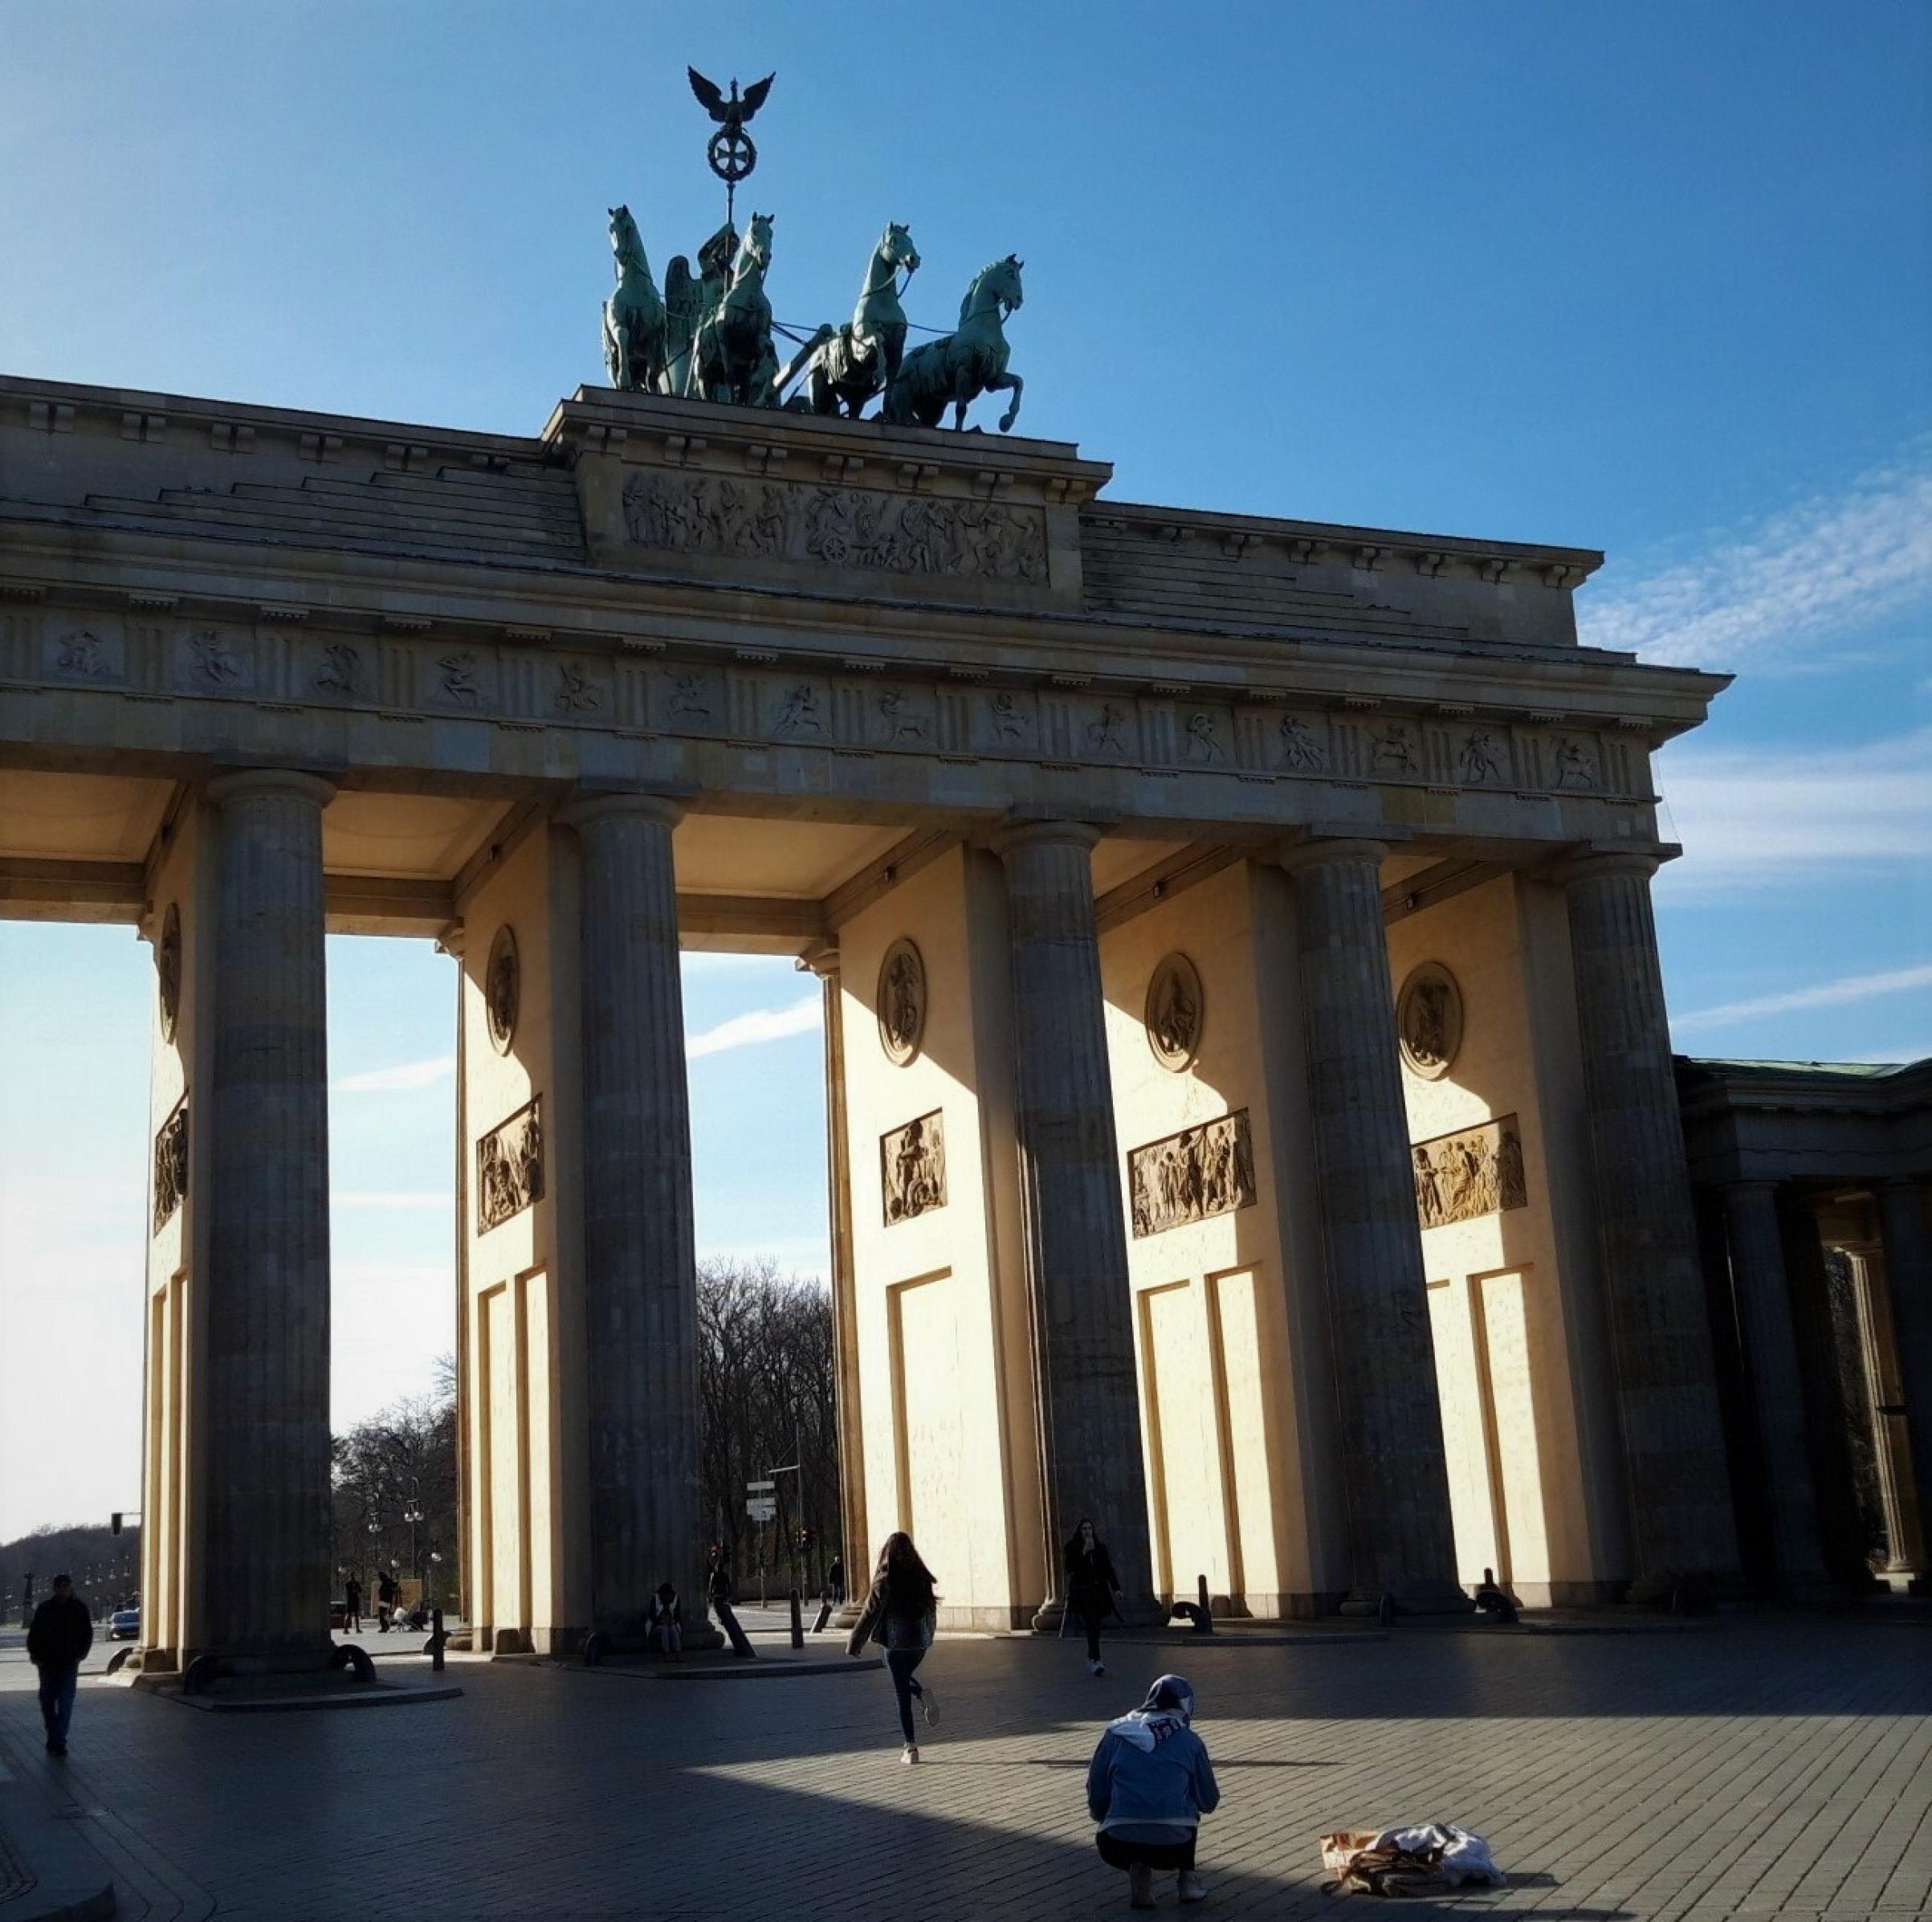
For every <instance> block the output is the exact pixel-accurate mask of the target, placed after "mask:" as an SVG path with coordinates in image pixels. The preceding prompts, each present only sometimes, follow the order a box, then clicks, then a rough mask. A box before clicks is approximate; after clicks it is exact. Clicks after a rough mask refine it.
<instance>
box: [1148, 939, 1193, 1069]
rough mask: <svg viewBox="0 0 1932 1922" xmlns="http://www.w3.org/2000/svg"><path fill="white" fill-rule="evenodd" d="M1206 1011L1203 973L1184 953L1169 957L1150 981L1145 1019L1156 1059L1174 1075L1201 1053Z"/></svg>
mask: <svg viewBox="0 0 1932 1922" xmlns="http://www.w3.org/2000/svg"><path fill="white" fill-rule="evenodd" d="M1205 1012H1206V999H1205V997H1204V995H1203V994H1202V992H1201V985H1200V972H1199V970H1198V969H1196V967H1195V965H1194V964H1193V962H1192V961H1190V960H1189V959H1188V957H1187V956H1186V955H1184V954H1182V953H1178V952H1177V953H1173V954H1170V955H1168V956H1167V957H1164V959H1163V960H1162V961H1160V962H1158V963H1157V964H1156V966H1155V969H1154V972H1153V973H1152V974H1151V975H1150V976H1149V977H1148V979H1147V1006H1146V1009H1145V1010H1144V1014H1143V1018H1144V1020H1145V1022H1146V1026H1147V1046H1148V1047H1150V1048H1151V1049H1152V1050H1153V1051H1154V1059H1156V1061H1158V1062H1159V1063H1160V1065H1161V1066H1162V1067H1164V1068H1167V1069H1168V1070H1169V1071H1171V1072H1172V1073H1174V1074H1179V1073H1180V1071H1182V1070H1183V1069H1184V1068H1186V1067H1189V1066H1191V1065H1192V1063H1193V1060H1194V1057H1195V1056H1196V1055H1197V1054H1199V1053H1200V1030H1201V1023H1202V1020H1203V1018H1204V1014H1205Z"/></svg>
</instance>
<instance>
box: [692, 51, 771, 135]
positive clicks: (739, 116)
mask: <svg viewBox="0 0 1932 1922" xmlns="http://www.w3.org/2000/svg"><path fill="white" fill-rule="evenodd" d="M684 71H686V72H687V74H689V75H691V92H693V93H695V95H697V96H698V104H699V106H700V107H702V108H703V109H704V111H705V112H707V113H708V114H709V115H710V116H711V118H712V119H713V120H715V121H716V122H717V123H718V124H719V126H720V127H722V128H723V129H724V130H725V132H726V133H740V132H741V131H742V130H743V129H744V123H745V122H746V121H747V120H749V119H750V118H751V117H752V115H753V114H754V113H756V112H757V111H758V109H759V108H760V107H762V106H763V105H764V96H766V95H767V94H768V93H769V92H771V91H772V81H773V80H776V79H777V77H778V76H777V75H776V74H775V73H768V74H767V75H765V76H764V79H763V80H757V81H754V82H753V83H752V85H751V86H749V87H748V88H745V90H744V94H743V96H740V94H739V92H738V83H737V82H736V80H733V81H732V97H731V98H730V99H729V100H727V99H726V98H725V97H724V90H723V88H721V87H719V84H718V83H717V82H716V81H715V80H706V79H705V77H704V75H703V74H701V73H700V72H699V71H698V70H697V68H696V67H686V68H685V70H684Z"/></svg>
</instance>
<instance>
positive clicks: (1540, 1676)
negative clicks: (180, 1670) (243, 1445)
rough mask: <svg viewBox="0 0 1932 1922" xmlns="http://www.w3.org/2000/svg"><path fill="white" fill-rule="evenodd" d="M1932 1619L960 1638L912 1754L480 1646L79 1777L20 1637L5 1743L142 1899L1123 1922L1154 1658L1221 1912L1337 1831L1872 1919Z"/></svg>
mask: <svg viewBox="0 0 1932 1922" xmlns="http://www.w3.org/2000/svg"><path fill="white" fill-rule="evenodd" d="M1925 1619H1926V1618H1924V1617H1923V1616H1922V1615H1917V1614H1908V1613H1906V1612H1905V1611H1902V1610H1900V1611H1893V1612H1891V1613H1890V1614H1886V1615H1884V1616H1881V1617H1880V1618H1878V1619H1877V1620H1869V1619H1861V1620H1857V1621H1846V1620H1842V1619H1832V1618H1816V1619H1801V1618H1779V1619H1765V1620H1740V1621H1737V1622H1726V1623H1723V1624H1722V1625H1720V1626H1713V1627H1709V1628H1703V1627H1699V1628H1685V1629H1682V1630H1665V1631H1662V1632H1656V1633H1641V1634H1574V1635H1571V1634H1562V1635H1559V1634H1535V1635H1520V1636H1512V1635H1509V1634H1506V1633H1502V1632H1499V1631H1490V1632H1489V1633H1488V1634H1481V1633H1441V1632H1429V1631H1425V1630H1398V1631H1397V1633H1396V1634H1395V1635H1394V1636H1393V1637H1392V1638H1390V1639H1388V1640H1378V1639H1376V1638H1372V1637H1371V1636H1368V1635H1366V1634H1347V1633H1340V1634H1336V1635H1335V1637H1334V1638H1332V1640H1329V1641H1326V1642H1321V1643H1319V1644H1316V1645H1310V1644H1308V1643H1306V1642H1302V1643H1299V1644H1297V1645H1292V1646H1280V1645H1274V1646H1250V1647H1242V1646H1241V1645H1240V1643H1239V1642H1238V1641H1237V1638H1235V1637H1233V1636H1224V1637H1217V1638H1216V1640H1215V1641H1214V1642H1213V1643H1212V1644H1202V1643H1197V1642H1192V1640H1188V1639H1185V1638H1180V1639H1177V1641H1176V1644H1175V1646H1174V1647H1172V1648H1171V1649H1169V1648H1167V1647H1135V1646H1128V1645H1122V1646H1119V1647H1116V1648H1115V1650H1114V1651H1112V1655H1111V1663H1112V1667H1113V1671H1114V1672H1113V1673H1112V1674H1111V1675H1109V1676H1108V1677H1107V1679H1104V1680H1103V1681H1098V1682H1096V1681H1094V1679H1092V1678H1090V1676H1089V1675H1087V1674H1086V1670H1085V1667H1084V1665H1083V1663H1082V1660H1081V1659H1080V1652H1079V1651H1078V1649H1077V1647H1074V1645H1072V1644H1070V1643H1066V1642H1058V1643H1056V1642H1048V1641H1040V1642H1034V1641H1028V1640H978V1639H959V1640H952V1639H948V1641H945V1642H942V1643H941V1644H940V1647H938V1648H937V1649H935V1651H933V1653H932V1655H931V1656H930V1657H929V1658H928V1659H927V1667H926V1669H925V1671H924V1673H925V1674H926V1675H927V1676H928V1677H929V1678H930V1679H931V1681H932V1682H933V1683H934V1685H935V1687H936V1689H937V1691H938V1692H939V1694H940V1697H941V1698H942V1702H943V1708H944V1715H943V1720H942V1722H941V1724H940V1727H939V1728H937V1729H936V1730H935V1731H933V1732H931V1734H930V1736H928V1737H927V1740H926V1741H925V1743H924V1744H923V1753H924V1756H925V1760H924V1761H923V1763H922V1764H921V1765H920V1766H919V1767H918V1768H917V1769H908V1768H905V1767H903V1766H902V1765H900V1762H899V1742H898V1735H897V1730H896V1726H895V1721H894V1716H893V1712H892V1704H891V1689H890V1687H889V1685H888V1683H887V1679H886V1677H885V1676H884V1675H882V1673H880V1672H879V1671H877V1670H876V1669H870V1668H862V1667H858V1666H857V1665H854V1667H853V1669H852V1670H851V1671H850V1672H848V1673H842V1674H838V1675H823V1676H817V1677H800V1678H798V1679H791V1680H780V1679H764V1680H760V1681H757V1682H751V1681H717V1682H691V1683H670V1682H658V1681H654V1680H652V1679H648V1678H646V1677H643V1676H639V1675H626V1674H622V1673H610V1672H601V1673H586V1672H578V1671H565V1670H559V1669H555V1668H548V1667H526V1666H519V1665H512V1664H491V1663H487V1662H484V1661H480V1660H477V1661H467V1662H464V1661H452V1663H451V1665H450V1666H451V1669H452V1671H453V1673H454V1678H455V1679H459V1680H460V1682H461V1683H462V1684H463V1688H464V1689H465V1691H466V1693H465V1695H464V1696H463V1699H462V1700H459V1701H450V1702H442V1703H435V1704H425V1705H421V1706H416V1707H409V1708H383V1709H369V1710H358V1711H355V1712H336V1713H307V1714H284V1715H262V1716H213V1715H205V1714H200V1713H197V1712H193V1711H190V1710H187V1709H184V1708H180V1707H178V1706H177V1705H175V1704H172V1703H169V1702H166V1701H163V1700H155V1699H153V1698H150V1697H145V1696H137V1695H135V1694H133V1693H132V1692H130V1691H127V1690H125V1689H124V1688H121V1687H118V1686H116V1685H115V1684H113V1683H107V1682H104V1681H99V1682H93V1683H84V1684H83V1688H82V1692H81V1696H80V1700H79V1706H78V1708H77V1711H76V1714H75V1728H74V1736H73V1754H72V1757H71V1761H68V1762H67V1764H65V1765H58V1764H54V1763H51V1762H49V1761H47V1758H46V1757H44V1756H43V1753H41V1744H40V1740H39V1725H38V1721H37V1718H36V1716H35V1708H34V1703H33V1699H32V1696H31V1694H30V1693H27V1692H26V1689H27V1687H28V1685H29V1682H30V1679H31V1671H27V1670H26V1666H25V1663H24V1662H23V1661H22V1659H21V1658H20V1655H19V1654H18V1648H17V1646H16V1647H15V1648H14V1649H13V1650H11V1651H10V1650H8V1649H6V1648H5V1647H0V1759H3V1760H4V1761H6V1763H7V1764H8V1765H10V1766H11V1768H12V1770H13V1773H14V1775H15V1777H17V1778H20V1780H21V1781H22V1782H25V1783H27V1784H30V1785H32V1784H37V1785H39V1789H41V1791H42V1792H43V1793H47V1794H49V1795H50V1796H51V1797H52V1798H54V1799H55V1802H57V1803H59V1804H60V1805H61V1806H62V1812H64V1813H66V1814H69V1815H70V1816H71V1818H72V1819H73V1820H74V1821H75V1822H76V1824H78V1826H79V1830H80V1831H81V1832H82V1833H84V1834H85V1835H86V1837H87V1838H88V1842H90V1843H91V1844H92V1847H95V1848H96V1850H98V1851H100V1853H101V1854H102V1855H104V1857H105V1858H107V1859H108V1862H109V1863H110V1864H111V1865H112V1869H113V1871H114V1873H115V1875H116V1877H117V1879H118V1880H119V1883H120V1900H121V1908H120V1912H121V1913H122V1914H123V1915H125V1916H137V1917H140V1916H147V1917H155V1918H173V1917H194V1916H207V1915H211V1914H214V1913H216V1912H219V1913H220V1914H221V1915H222V1916H243V1917H275V1918H306V1917H317V1918H324V1917H325V1918H328V1919H330V1922H337V1919H338V1918H340V1917H341V1916H350V1915H368V1914H372V1913H373V1914H381V1915H382V1916H385V1917H387V1918H393V1919H395V1922H440V1919H442V1918H455V1917H460V1916H512V1915H514V1916H536V1917H560V1918H561V1917H580V1916H664V1917H672V1916H703V1917H704V1918H706V1919H707V1922H730V1919H732V1918H736V1917H740V1916H743V1917H764V1916H773V1917H779V1916H782V1917H788V1918H793V1917H797V1916H801V1915H816V1914H817V1913H819V1912H836V1913H840V1914H843V1915H847V1916H891V1917H894V1918H895V1919H897V1918H911V1917H931V1918H948V1917H953V1916H960V1917H965V1916H1025V1917H1029V1918H1038V1917H1050V1916H1090V1915H1111V1914H1114V1913H1115V1912H1124V1910H1125V1908H1126V1895H1127V1887H1126V1878H1125V1877H1124V1876H1122V1875H1118V1874H1116V1873H1115V1872H1114V1871H1110V1870H1108V1869H1107V1868H1106V1867H1103V1865H1102V1863H1100V1861H1099V1860H1098V1857H1097V1856H1096V1855H1095V1854H1094V1848H1093V1843H1092V1839H1091V1831H1090V1826H1089V1824H1088V1822H1087V1820H1086V1813H1085V1810H1084V1807H1083V1806H1082V1769H1083V1767H1084V1765H1085V1763H1086V1757H1087V1756H1088V1754H1089V1753H1090V1751H1091V1749H1092V1746H1093V1744H1094V1740H1095V1739H1096V1737H1097V1735H1098V1724H1099V1723H1100V1722H1101V1721H1102V1720H1103V1719H1104V1718H1105V1717H1106V1716H1108V1715H1110V1714H1113V1713H1117V1712H1119V1711H1120V1710H1121V1709H1122V1708H1124V1707H1127V1706H1129V1705H1131V1702H1132V1701H1133V1700H1134V1699H1135V1696H1136V1695H1137V1694H1138V1692H1139V1689H1140V1688H1141V1687H1143V1686H1144V1683H1145V1682H1146V1680H1147V1678H1148V1676H1150V1675H1151V1674H1152V1673H1153V1672H1155V1671H1156V1669H1158V1668H1159V1667H1160V1666H1162V1665H1163V1663H1166V1665H1168V1666H1171V1667H1176V1668H1179V1669H1180V1670H1181V1671H1183V1672H1184V1673H1186V1674H1188V1675H1190V1676H1191V1677H1192V1679H1193V1681H1194V1683H1195V1684H1196V1688H1197V1690H1198V1691H1199V1696H1200V1728H1201V1732H1202V1733H1203V1734H1204V1736H1205V1737H1206V1739H1207V1740H1208V1743H1209V1748H1210V1749H1211V1750H1212V1752H1213V1756H1214V1758H1215V1763H1216V1766H1217V1769H1218V1770H1219V1772H1220V1775H1221V1783H1222V1788H1223V1793H1224V1798H1225V1799H1224V1802H1223V1804H1222V1807H1221V1812H1220V1813H1219V1814H1217V1815H1216V1816H1214V1817H1213V1818H1211V1820H1210V1821H1209V1822H1208V1823H1207V1824H1206V1826H1205V1827H1204V1831H1203V1843H1202V1863H1203V1867H1204V1869H1205V1870H1206V1871H1207V1874H1208V1876H1209V1881H1210V1883H1211V1884H1212V1886H1213V1896H1212V1900H1211V1901H1210V1903H1209V1905H1208V1907H1207V1908H1205V1909H1204V1910H1197V1911H1194V1912H1193V1913H1195V1914H1198V1915H1202V1916H1269V1917H1293V1916H1304V1915H1311V1914H1314V1913H1316V1912H1319V1911H1321V1910H1323V1909H1324V1908H1331V1907H1333V1906H1335V1904H1333V1902H1332V1901H1331V1899H1328V1898H1324V1897H1323V1895H1321V1894H1320V1893H1319V1863H1318V1861H1317V1859H1316V1851H1315V1837H1316V1835H1317V1834H1318V1833H1319V1831H1320V1830H1323V1829H1326V1828H1331V1827H1339V1826H1365V1827H1373V1826H1377V1825H1378V1824H1381V1823H1383V1822H1391V1821H1394V1820H1396V1819H1414V1820H1428V1819H1432V1818H1443V1819H1449V1820H1454V1821H1460V1822H1465V1823H1467V1824H1469V1826H1473V1827H1476V1828H1479V1829H1481V1830H1483V1831H1484V1832H1485V1833H1486V1834H1488V1835H1489V1836H1490V1838H1491V1840H1492V1842H1493V1843H1494V1847H1495V1850H1496V1853H1497V1856H1498V1859H1499V1860H1500V1861H1501V1862H1502V1864H1503V1866H1504V1867H1506V1868H1507V1869H1509V1870H1510V1871H1511V1874H1512V1877H1513V1883H1512V1886H1511V1887H1510V1888H1509V1889H1507V1890H1506V1891H1500V1892H1498V1893H1494V1894H1484V1895H1475V1894H1471V1895H1465V1896H1461V1897H1457V1898H1455V1899H1453V1900H1449V1899H1443V1900H1428V1899H1425V1900H1415V1901H1411V1902H1408V1903H1406V1904H1404V1906H1403V1908H1402V1910H1401V1914H1402V1916H1404V1917H1405V1918H1406V1919H1407V1922H1433V1919H1441V1918H1446V1917H1447V1916H1448V1915H1449V1913H1450V1912H1452V1911H1454V1912H1463V1913H1467V1912H1472V1911H1491V1910H1500V1911H1505V1912H1511V1913H1514V1912H1538V1913H1539V1914H1543V1915H1547V1916H1566V1917H1571V1918H1576V1919H1578V1922H1623V1919H1624V1918H1625V1917H1630V1918H1639V1917H1641V1918H1651V1917H1657V1918H1677V1917H1696V1918H1698V1919H1699V1922H1702V1918H1705V1917H1714V1916H1752V1917H1771V1916H1779V1917H1783V1918H1786V1919H1787V1922H1800V1919H1801V1918H1802V1919H1805V1922H1809V1919H1812V1918H1821V1919H1824V1922H1850V1919H1851V1918H1853V1917H1855V1916H1883V1917H1886V1918H1902V1917H1905V1916H1917V1915H1920V1914H1922V1913H1923V1912H1926V1910H1927V1909H1928V1908H1929V1907H1932V1895H1929V1891H1932V1822H1928V1820H1927V1816H1928V1811H1929V1810H1932V1628H1928V1627H1927V1626H1924V1625H1923V1624H1924V1622H1925ZM393 1666H394V1667H396V1668H397V1669H401V1668H404V1667H408V1668H410V1670H411V1671H412V1672H413V1671H414V1668H415V1666H416V1665H414V1664H403V1663H397V1664H395V1665H393ZM424 1666H426V1665H424ZM391 1669H392V1665H391V1664H389V1663H385V1664H384V1670H385V1674H387V1673H389V1672H390V1671H391ZM1156 1886H1157V1888H1158V1890H1159V1892H1160V1904H1161V1906H1162V1907H1163V1908H1170V1909H1171V1908H1172V1907H1173V1906H1174V1892H1173V1883H1172V1879H1171V1878H1162V1879H1160V1881H1159V1882H1158V1883H1157V1884H1156ZM1371 1901H1372V1899H1371V1898H1367V1897H1359V1898H1355V1906H1354V1908H1353V1909H1351V1914H1359V1911H1360V1909H1361V1907H1362V1905H1363V1904H1367V1903H1370V1902H1371Z"/></svg>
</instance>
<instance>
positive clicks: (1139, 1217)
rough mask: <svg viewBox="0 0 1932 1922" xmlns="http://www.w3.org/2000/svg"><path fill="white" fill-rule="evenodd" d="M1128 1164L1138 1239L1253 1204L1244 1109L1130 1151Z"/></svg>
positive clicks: (1250, 1147)
mask: <svg viewBox="0 0 1932 1922" xmlns="http://www.w3.org/2000/svg"><path fill="white" fill-rule="evenodd" d="M1254 1199H1255V1186H1254V1149H1253V1143H1252V1141H1250V1139H1249V1128H1248V1111H1247V1109H1246V1108H1237V1110H1236V1111H1235V1112H1233V1114H1231V1115H1223V1116H1221V1118H1220V1119H1219V1120H1215V1121H1209V1122H1206V1123H1204V1124H1203V1125H1201V1126H1200V1127H1199V1128H1183V1129H1182V1130H1181V1131H1180V1133H1179V1134H1175V1135H1168V1136H1166V1137H1165V1139H1164V1140H1162V1141H1150V1142H1149V1143H1148V1144H1147V1146H1146V1147H1144V1148H1136V1149H1132V1150H1131V1152H1130V1153H1129V1154H1128V1156H1127V1201H1128V1206H1129V1208H1130V1210H1131V1213H1132V1215H1133V1221H1134V1234H1135V1238H1136V1239H1138V1238H1141V1237H1143V1236H1146V1235H1149V1234H1161V1233H1162V1232H1164V1230H1167V1229H1169V1228H1179V1227H1183V1226H1185V1225H1186V1224H1187V1223H1188V1222H1199V1221H1205V1220H1206V1219H1207V1218H1209V1216H1210V1215H1215V1214H1232V1213H1233V1211H1234V1210H1236V1209H1237V1208H1251V1207H1253V1205H1254Z"/></svg>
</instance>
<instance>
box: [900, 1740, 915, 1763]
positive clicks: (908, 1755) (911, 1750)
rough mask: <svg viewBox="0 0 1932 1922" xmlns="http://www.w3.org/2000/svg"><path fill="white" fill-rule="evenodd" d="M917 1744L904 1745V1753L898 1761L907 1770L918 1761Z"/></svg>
mask: <svg viewBox="0 0 1932 1922" xmlns="http://www.w3.org/2000/svg"><path fill="white" fill-rule="evenodd" d="M899 1760H900V1761H902V1762H903V1763H904V1764H905V1765H906V1766H907V1768H908V1769H910V1768H911V1766H912V1765H913V1764H914V1763H915V1762H916V1761H918V1760H919V1744H917V1743H916V1742H908V1743H907V1744H906V1752H905V1753H904V1754H903V1755H902V1756H901V1757H899Z"/></svg>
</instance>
